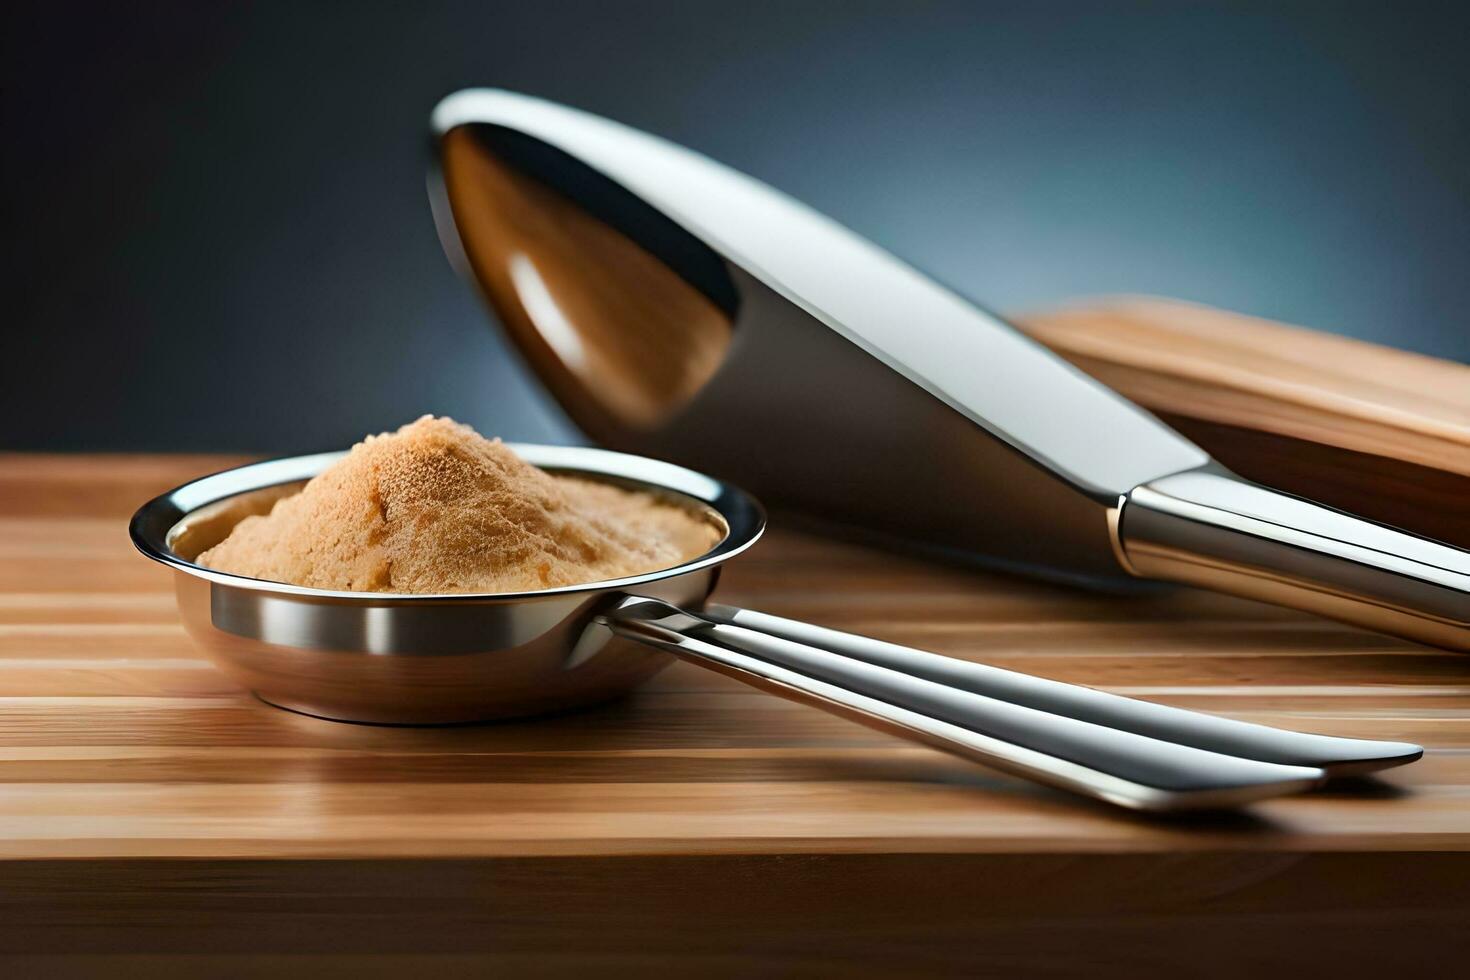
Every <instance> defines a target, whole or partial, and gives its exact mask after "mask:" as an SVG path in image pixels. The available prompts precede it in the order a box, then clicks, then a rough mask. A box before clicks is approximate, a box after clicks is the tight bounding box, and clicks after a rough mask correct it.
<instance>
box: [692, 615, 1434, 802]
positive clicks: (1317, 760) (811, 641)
mask: <svg viewBox="0 0 1470 980" xmlns="http://www.w3.org/2000/svg"><path fill="white" fill-rule="evenodd" d="M704 614H705V616H707V617H708V618H709V619H712V620H714V621H715V622H719V623H728V624H730V625H733V626H745V627H748V628H750V629H753V630H759V631H760V632H762V633H766V634H769V635H771V636H779V637H782V638H783V639H787V640H793V641H795V642H797V643H805V644H807V645H808V646H815V647H821V648H822V649H824V650H830V651H832V652H833V653H838V654H841V655H842V656H845V657H851V658H852V659H854V660H861V661H862V662H864V663H868V664H873V665H875V666H879V667H887V668H888V669H890V670H898V671H902V672H903V673H905V674H909V675H912V676H914V677H919V678H923V679H924V680H928V681H934V682H935V683H938V684H945V685H947V686H949V687H954V688H958V689H960V690H964V691H969V692H971V693H973V694H982V695H985V696H986V697H991V698H996V699H999V700H1001V701H1008V702H1010V703H1011V704H1019V705H1023V706H1025V707H1027V708H1035V709H1037V710H1038V711H1046V712H1050V713H1052V714H1059V715H1066V716H1067V717H1069V718H1075V719H1077V720H1079V721H1087V722H1091V723H1093V724H1095V725H1104V726H1106V727H1108V728H1116V729H1118V730H1120V731H1125V732H1133V733H1134V734H1137V735H1147V736H1148V737H1150V738H1156V739H1160V740H1162V741H1165V742H1177V743H1179V744H1181V745H1192V746H1194V747H1195V748H1197V749H1208V750H1209V751H1211V752H1220V753H1223V754H1225V755H1234V756H1239V757H1241V758H1245V759H1260V760H1262V761H1264V762H1279V763H1281V764H1283V765H1291V766H1309V767H1315V768H1319V769H1325V770H1326V771H1327V772H1328V774H1329V775H1332V776H1344V775H1351V774H1358V773H1365V772H1373V771H1375V770H1378V769H1387V768H1390V767H1392V766H1399V765H1403V764H1405V763H1408V762H1413V761H1414V760H1415V759H1418V758H1419V757H1420V756H1422V755H1423V754H1424V749H1423V748H1421V747H1420V746H1418V745H1413V744H1410V743H1408V742H1378V741H1371V740H1368V739H1360V738H1337V737H1334V736H1331V735H1312V734H1307V733H1305V732H1291V731H1286V730H1284V729H1280V728H1271V727H1269V726H1266V725H1254V724H1251V723H1250V722H1245V721H1236V720H1235V719H1233V718H1221V717H1219V716H1217V715H1207V714H1203V713H1201V712H1198V711H1186V710H1184V709H1183V708H1174V707H1170V706H1169V705H1165V704H1154V703H1153V702H1150V701H1139V700H1137V699H1135V698H1125V697H1120V696H1119V695H1116V694H1108V693H1107V692H1105V691H1095V690H1093V689H1092V688H1090V687H1081V686H1079V685H1077V684H1064V683H1062V682H1061V681H1053V680H1048V679H1046V678H1044V677H1033V676H1031V675H1030V674H1020V673H1017V672H1015V671H1013V670H1003V669H1001V668H999V667H990V666H987V665H985V664H977V663H971V662H969V661H965V660H956V659H954V658H953V657H943V656H940V655H939V654H935V653H924V652H923V651H920V650H913V649H910V648H908V647H904V646H899V645H898V644H896V643H884V642H882V641H881V640H874V639H870V638H868V637H866V636H855V635H853V634H852V633H843V632H840V631H838V630H833V629H827V628H825V627H822V626H813V625H811V624H810V623H802V622H798V621H797V620H794V619H783V618H781V617H780V616H772V615H769V614H767V613H761V612H754V611H752V610H749V609H740V608H738V607H735V606H719V605H716V606H710V607H709V608H708V609H706V610H705V613H704Z"/></svg>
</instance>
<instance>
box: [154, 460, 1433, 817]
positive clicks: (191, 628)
mask: <svg viewBox="0 0 1470 980" xmlns="http://www.w3.org/2000/svg"><path fill="white" fill-rule="evenodd" d="M514 448H515V450H516V451H517V452H518V453H519V454H520V455H521V456H522V457H524V458H525V459H526V460H528V461H529V462H531V463H534V464H535V465H537V466H540V467H543V468H545V469H547V470H550V471H553V472H563V473H573V474H576V475H578V476H582V477H585V478H590V479H597V480H603V481H607V482H612V483H616V484H619V485H623V486H627V487H632V488H636V489H642V490H646V491H648V492H651V493H654V494H658V495H660V496H662V497H664V498H666V499H669V500H671V501H673V502H675V503H679V504H681V505H683V506H685V507H688V508H690V509H691V511H693V512H694V513H697V514H699V515H701V516H703V517H704V519H706V520H708V521H709V522H710V523H711V524H712V525H713V526H715V527H716V528H718V529H719V530H720V531H721V532H722V535H721V538H720V540H719V543H718V544H716V545H715V547H714V548H713V549H711V550H710V551H709V552H708V553H706V554H704V555H702V556H700V557H699V558H697V559H695V560H693V561H690V562H687V563H685V564H683V565H679V566H676V567H674V568H669V569H665V570H663V571H659V572H653V573H650V574H646V575H639V576H635V577H631V578H625V579H618V580H615V581H609V582H596V583H592V584H589V585H578V586H569V587H564V588H557V589H547V590H544V591H540V592H526V593H507V594H493V595H459V594H454V595H393V594H383V593H370V592H329V591H325V590H320V589H309V588H303V587H300V586H294V585H287V584H282V583H278V582H266V581H262V580H259V579H252V578H245V577H241V576H237V575H230V574H227V573H224V572H219V571H216V570H214V569H210V568H205V567H203V566H201V565H198V564H196V563H195V562H194V560H193V559H194V558H195V557H197V556H198V555H199V554H200V553H201V552H202V551H204V550H205V549H206V548H209V547H211V546H213V545H214V544H216V543H218V542H219V541H221V540H223V538H224V537H225V536H226V535H227V534H229V532H230V530H231V529H232V528H233V527H234V526H235V524H236V523H238V522H239V521H240V520H242V519H243V518H245V517H247V516H250V515H252V514H260V513H265V512H267V511H268V510H269V509H270V507H271V506H272V505H273V504H274V503H275V502H276V501H277V500H279V499H281V498H282V497H283V496H286V495H288V494H290V493H293V492H295V491H296V490H297V489H299V488H300V486H301V484H302V483H303V482H304V481H306V480H308V479H310V478H311V477H313V476H315V475H316V474H318V473H320V472H321V471H322V470H324V469H326V468H327V467H328V466H330V465H331V464H332V463H334V462H336V461H337V460H338V459H340V458H341V457H342V455H343V454H342V453H326V454H322V455H316V456H301V457H294V458H290V459H281V460H275V461H272V462H265V463H255V464H252V465H249V466H243V467H240V468H238V469H233V470H228V471H226V472H223V473H218V474H216V475H214V476H209V477H205V478H204V479H201V480H196V481H195V482H193V483H188V484H185V485H184V486H182V487H179V488H178V489H176V490H173V491H170V492H169V493H166V494H164V495H162V496H160V497H158V498H156V499H154V500H152V501H150V502H149V503H148V504H146V505H144V506H143V507H142V508H141V509H140V510H139V511H138V513H137V514H136V515H134V517H133V521H132V525H131V533H132V538H133V543H134V544H135V545H136V546H137V548H138V550H139V551H141V552H142V553H143V554H144V555H146V556H147V557H149V558H152V559H154V560H155V561H159V562H162V563H163V564H165V565H167V566H168V567H169V568H171V569H173V571H174V573H175V582H176V585H177V591H178V602H179V611H180V614H181V617H182V619H183V622H184V626H185V628H186V629H187V630H188V632H189V634H190V635H191V636H192V637H193V638H194V640H195V641H196V642H197V643H199V645H200V646H202V647H203V648H204V649H205V650H206V651H208V652H209V653H210V654H211V655H212V656H213V657H214V659H215V660H216V661H217V662H218V663H219V664H220V666H221V667H223V668H224V669H225V670H226V671H227V672H228V673H230V674H231V675H232V676H234V677H235V678H236V679H237V680H239V681H240V683H242V684H243V685H244V686H245V687H247V688H249V689H250V690H252V691H254V692H255V693H256V694H257V695H258V696H259V697H260V698H261V699H263V700H265V701H267V702H269V703H271V704H275V705H278V706H281V707H284V708H290V709H292V710H296V711H301V712H305V713H307V714H312V715H317V716H320V717H325V718H331V719H338V720H345V721H358V722H374V723H380V724H443V723H455V722H470V721H483V720H490V719H498V718H510V717H517V716H526V715H536V714H544V713H547V712H553V711H560V710H565V709H569V708H575V707H579V706H582V705H587V704H592V703H596V702H599V701H604V700H607V699H609V698H612V697H615V696H617V695H619V694H622V693H624V692H625V691H627V690H629V689H631V688H633V687H634V686H636V685H637V684H639V683H640V682H642V681H643V680H645V679H647V678H648V677H650V676H651V675H652V674H654V673H655V672H657V671H658V670H660V669H662V668H663V667H664V666H666V665H667V664H668V663H670V662H671V661H672V659H673V658H678V659H680V660H684V661H686V662H688V663H692V664H696V665H698V666H701V667H707V668H710V669H712V670H717V671H719V672H721V673H723V674H727V675H729V676H731V677H734V678H736V679H738V680H741V681H744V682H745V683H748V684H751V685H753V686H755V687H758V688H761V689H763V690H767V691H770V692H771V693H773V694H776V695H779V696H781V697H785V698H789V699H791V700H795V701H801V702H805V703H808V704H812V705H815V706H817V707H819V708H822V709H824V710H827V711H830V712H833V713H835V714H838V715H842V716H845V717H849V718H852V719H854V720H856V721H859V722H861V723H863V724H866V725H869V726H871V727H874V728H879V729H882V730H885V731H889V732H892V733H894V734H896V735H899V736H900V737H903V738H908V739H911V740H914V741H917V742H922V743H924V744H927V745H932V746H934V747H936V748H940V749H943V750H945V751H948V752H952V753H955V754H957V755H960V756H964V757H966V758H969V759H973V760H975V761H977V762H982V763H985V764H986V765H989V766H992V767H994V768H997V769H1003V770H1006V771H1008V772H1012V773H1015V774H1017V775H1020V776H1024V777H1027V778H1030V779H1034V780H1037V781H1039V782H1043V783H1047V784H1049V785H1052V786H1057V787H1060V788H1063V789H1067V790H1071V791H1073V792H1077V793H1081V794H1083V795H1086V796H1091V797H1095V798H1098V799H1102V800H1106V801H1108V802H1111V803H1116V804H1118V805H1120V806H1125V807H1130V808H1134V809H1140V810H1182V809H1192V808H1201V807H1224V806H1234V805H1238V804H1242V803H1247V802H1250V801H1253V800H1259V799H1264V798H1267V797H1272V796H1278V795H1281V794H1284V793H1293V792H1298V791H1301V790H1304V789H1308V788H1310V787H1312V786H1315V785H1317V784H1319V783H1321V782H1322V781H1323V780H1324V779H1326V778H1327V777H1328V776H1329V775H1333V774H1337V773H1346V772H1364V771H1370V770H1374V769H1382V768H1386V767H1389V766H1395V765H1401V764H1403V763H1406V762H1412V761H1413V760H1414V759H1417V758H1418V757H1419V756H1420V755H1421V754H1422V750H1421V749H1420V748H1419V747H1418V746H1416V745H1408V744H1404V743H1398V742H1373V741H1363V740H1358V739H1344V738H1332V737H1327V736H1321V735H1306V734H1300V733H1296V732H1287V731H1281V730H1278V729H1273V728H1267V727H1264V726H1260V725H1251V724H1246V723H1243V722H1237V721H1230V720H1227V719H1222V718H1214V717H1210V716H1206V715H1201V714H1197V713H1195V712H1190V711H1183V710H1180V709H1177V708H1170V707H1165V706H1163V705H1156V704H1149V703H1145V702H1141V701H1134V700H1131V699H1128V698H1122V697H1116V696H1113V695H1109V694H1105V693H1102V692H1099V691H1093V690H1090V689H1087V688H1081V687H1076V686H1073V685H1068V684H1061V683H1057V682H1054V681H1046V680H1042V679H1040V678H1034V677H1028V676H1026V675H1023V674H1017V673H1013V672H1010V671H1004V670H997V669H995V668H989V667H984V666H982V665H979V664H972V663H966V662H963V661H956V660H952V659H949V658H946V657H940V656H936V655H934V654H928V653H921V652H919V651H917V650H909V649H907V648H904V647H900V646H895V645H893V644H887V643H878V642H876V641H873V640H868V639H865V638H862V637H856V636H851V635H848V634H844V633H838V632H836V631H832V630H824V629H820V628H817V627H813V626H808V625H806V624H803V623H797V622H792V621H790V620H783V619H779V618H777V617H773V616H765V615H762V614H759V613H754V612H751V611H749V610H743V609H735V608H732V607H727V606H717V607H713V608H711V609H710V610H708V611H702V610H704V607H705V600H706V599H707V597H708V596H709V594H710V593H711V591H712V590H713V589H714V586H715V581H716V577H717V574H718V572H719V568H720V566H721V565H722V564H723V563H724V562H725V561H726V560H728V559H730V558H732V557H734V556H735V555H738V554H740V553H741V552H742V551H744V550H746V549H747V548H749V547H750V546H751V545H752V544H754V543H755V542H756V540H757V539H758V538H759V537H760V535H761V532H762V531H763V529H764V526H765V518H764V515H763V513H762V511H761V508H760V506H759V505H758V504H757V503H756V502H755V501H754V500H753V499H752V498H751V497H750V496H748V495H747V494H745V493H744V492H742V491H741V490H739V489H737V488H735V487H732V486H730V485H729V484H726V483H722V482H720V481H718V480H715V479H712V478H710V477H707V476H704V475H702V474H699V473H696V472H693V471H691V470H687V469H684V468H682V467H678V466H674V465H671V464H667V463H660V462H655V461H653V460H649V459H643V458H640V457H636V456H628V455H623V454H620V453H612V452H607V451H604V450H597V449H583V448H567V447H549V446H527V445H520V446H515V447H514ZM671 655H672V656H671Z"/></svg>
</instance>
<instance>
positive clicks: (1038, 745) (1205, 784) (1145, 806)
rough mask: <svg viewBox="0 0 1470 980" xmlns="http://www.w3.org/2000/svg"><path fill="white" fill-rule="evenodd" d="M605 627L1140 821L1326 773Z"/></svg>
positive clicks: (894, 675) (731, 641)
mask: <svg viewBox="0 0 1470 980" xmlns="http://www.w3.org/2000/svg"><path fill="white" fill-rule="evenodd" d="M602 621H603V622H605V624H606V625H607V626H608V627H609V628H610V629H611V630H612V631H613V632H614V633H617V634H618V635H620V636H624V637H627V638H629V639H633V640H637V641H639V642H641V643H647V644H649V645H651V646H654V647H658V648H660V649H663V650H667V651H669V652H670V653H673V654H674V655H675V656H678V657H680V658H681V659H683V660H685V661H688V662H689V663H694V664H698V665H699V666H702V667H708V668H711V669H714V670H717V671H719V672H720V673H723V674H726V675H728V676H731V677H735V678H737V679H739V680H742V681H744V682H746V683H748V684H751V685H753V686H755V687H758V688H761V689H762V690H766V691H769V692H771V693H774V694H777V695H779V696H781V697H785V698H789V699H791V700H794V701H801V702H804V703H807V704H812V705H815V706H817V707H820V708H822V709H824V710H826V711H829V712H832V713H834V714H838V715H841V716H844V717H847V718H851V719H853V720H855V721H859V722H861V723H863V724H866V725H868V726H870V727H873V728H877V729H880V730H883V731H887V732H890V733H892V734H896V735H899V736H901V737H903V738H907V739H910V740H912V741H917V742H922V743H924V744H927V745H931V746H934V747H936V748H940V749H943V750H945V751H948V752H952V753H954V754H956V755H960V756H964V757H966V758H969V759H973V760H975V761H978V762H983V763H985V764H987V765H990V766H992V767H995V768H997V769H1003V770H1007V771H1010V772H1013V773H1016V774H1018V775H1021V776H1025V777H1027V778H1030V779H1034V780H1036V781H1039V782H1043V783H1047V784H1049V785H1052V786H1057V787H1061V788H1063V789H1068V790H1072V791H1074V792H1077V793H1082V794H1084V795H1087V796H1091V797H1095V798H1097V799H1102V800H1106V801H1108V802H1111V803H1116V804H1119V805H1122V806H1125V807H1130V808H1133V809H1139V810H1161V811H1162V810H1182V809H1197V808H1202V807H1223V806H1235V805H1238V804H1242V803H1247V802H1250V801H1252V800H1257V799H1263V798H1266V797H1270V796H1279V795H1281V794H1283V793H1290V792H1296V791H1299V790H1304V789H1308V788H1310V787H1312V786H1315V785H1317V784H1319V783H1320V782H1321V781H1322V780H1323V779H1324V778H1325V774H1324V773H1323V771H1322V770H1321V769H1318V768H1312V767H1305V766H1286V765H1281V764H1278V763H1272V762H1260V761H1257V760H1253V759H1242V758H1237V757H1235V756H1230V755H1224V754H1220V753H1216V752H1209V751H1206V750H1204V749H1197V748H1194V747H1192V746H1187V745H1179V744H1176V743H1172V742H1165V741H1161V740H1158V739H1154V738H1149V737H1147V736H1144V735H1137V734H1134V733H1132V732H1124V731H1118V730H1116V729H1112V728H1108V727H1105V726H1102V725H1095V724H1092V723H1091V722H1086V721H1078V720H1077V719H1074V718H1067V717H1063V716H1059V715H1053V714H1048V713H1047V712H1045V711H1039V710H1037V709H1035V708H1028V707H1025V706H1022V705H1017V704H1011V703H1009V702H1006V701H1001V700H997V699H994V698H989V697H985V696H984V695H980V694H975V693H973V692H971V691H967V690H963V689H961V688H957V687H952V686H949V685H947V684H942V683H938V682H936V681H934V680H926V679H924V678H922V677H915V676H912V675H910V674H907V673H904V672H902V671H899V670H893V669H890V668H888V667H883V666H878V665H876V664H872V663H864V662H862V661H860V660H854V659H852V658H851V657H845V656H842V655H841V654H838V653H833V652H832V651H830V650H823V649H821V648H819V647H815V646H810V645H807V644H804V643H800V642H797V641H794V640H790V639H785V638H782V637H779V636H771V635H769V634H766V633H762V632H760V631H757V630H753V629H748V628H746V627H743V626H734V625H730V624H726V623H718V622H714V621H713V620H710V619H706V618H704V617H702V616H698V615H694V614H691V613H688V612H685V611H683V610H680V609H677V608H675V607H674V606H671V605H669V604H668V603H666V602H663V601H661V600H657V599H643V598H628V599H625V600H623V601H622V603H621V604H620V605H618V606H617V607H616V608H614V609H613V610H611V611H610V612H608V613H606V614H604V616H603V618H602Z"/></svg>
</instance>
